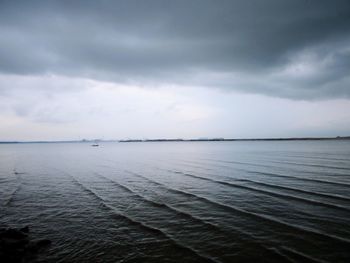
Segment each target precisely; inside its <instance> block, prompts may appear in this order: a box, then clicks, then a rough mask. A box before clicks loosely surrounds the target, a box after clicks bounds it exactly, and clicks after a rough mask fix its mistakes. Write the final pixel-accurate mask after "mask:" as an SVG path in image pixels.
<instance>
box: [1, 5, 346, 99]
mask: <svg viewBox="0 0 350 263" xmlns="http://www.w3.org/2000/svg"><path fill="white" fill-rule="evenodd" d="M349 61H350V2H349V1H347V0H344V1H341V0H337V1H323V0H317V1H316V0H309V1H307V0H291V1H280V0H268V1H259V0H246V1H243V0H242V1H231V0H228V1H223V0H222V1H212V0H191V1H132V0H128V1H98V2H97V1H4V0H1V1H0V72H2V74H20V75H43V74H57V75H66V76H74V77H79V78H84V77H88V78H94V79H99V80H107V81H114V82H133V83H134V82H136V83H148V84H152V85H162V84H164V83H175V84H183V85H197V86H208V87H214V88H222V89H227V90H240V91H243V92H250V93H260V94H266V95H269V96H278V97H287V98H294V99H318V98H333V97H350V79H349V76H348V75H349V72H350V63H349ZM1 88H3V87H0V89H1Z"/></svg>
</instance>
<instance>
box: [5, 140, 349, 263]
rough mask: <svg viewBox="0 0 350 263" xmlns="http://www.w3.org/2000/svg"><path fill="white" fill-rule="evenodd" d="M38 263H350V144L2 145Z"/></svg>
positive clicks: (10, 208)
mask: <svg viewBox="0 0 350 263" xmlns="http://www.w3.org/2000/svg"><path fill="white" fill-rule="evenodd" d="M27 225H28V226H29V227H30V235H31V236H32V237H33V238H34V239H35V238H38V239H40V238H45V239H49V240H51V241H52V244H51V245H50V246H49V247H48V248H47V249H45V250H43V251H42V252H40V253H39V254H38V256H37V258H36V259H35V262H181V263H185V262H254V261H255V262H350V140H320V141H232V142H228V141H221V142H220V141H218V142H134V143H132V142H129V143H118V142H105V143H100V145H99V147H91V145H90V144H89V143H17V144H1V145H0V227H15V228H19V227H23V226H27Z"/></svg>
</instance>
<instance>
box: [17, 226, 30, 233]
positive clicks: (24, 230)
mask: <svg viewBox="0 0 350 263" xmlns="http://www.w3.org/2000/svg"><path fill="white" fill-rule="evenodd" d="M19 231H21V232H23V233H29V226H25V227H22V228H21V229H20V230H19Z"/></svg>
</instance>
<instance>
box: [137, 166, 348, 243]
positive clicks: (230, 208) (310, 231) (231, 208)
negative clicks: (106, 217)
mask: <svg viewBox="0 0 350 263" xmlns="http://www.w3.org/2000/svg"><path fill="white" fill-rule="evenodd" d="M134 174H135V173H134ZM135 175H138V176H140V177H142V178H145V179H147V180H150V181H152V182H153V183H156V184H158V185H160V186H163V187H165V188H167V190H168V191H171V192H176V193H181V194H184V195H186V196H189V197H192V198H196V199H198V200H202V201H204V202H207V203H211V204H213V205H216V206H217V207H221V208H222V209H225V210H227V211H230V212H235V213H239V214H242V215H245V216H249V217H251V218H255V219H258V220H264V221H266V222H268V223H275V224H278V225H281V226H283V227H287V228H289V229H291V230H292V231H301V232H306V233H308V234H310V235H314V236H319V237H322V238H329V239H333V240H335V241H337V242H341V243H346V244H348V243H350V240H349V239H347V238H343V237H338V236H335V235H329V234H326V233H323V232H321V231H319V230H316V229H310V228H308V227H301V226H299V225H295V224H290V223H286V222H284V221H281V220H279V219H277V218H275V217H272V216H268V215H262V214H259V213H254V212H250V211H247V210H245V209H242V208H238V207H235V206H232V205H227V204H222V203H221V202H218V201H214V200H211V199H209V198H207V197H203V196H199V195H196V194H193V193H189V192H186V191H183V190H178V189H174V188H170V187H168V186H165V185H164V184H162V183H159V182H156V181H154V180H151V179H149V178H148V177H145V176H143V175H140V174H135Z"/></svg>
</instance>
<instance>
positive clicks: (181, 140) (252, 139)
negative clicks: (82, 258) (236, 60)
mask: <svg viewBox="0 0 350 263" xmlns="http://www.w3.org/2000/svg"><path fill="white" fill-rule="evenodd" d="M344 139H347V140H349V139H350V136H332V137H329V136H327V137H267V138H220V137H219V138H196V139H194V138H192V139H183V138H176V139H174V138H158V139H107V140H105V139H79V140H28V141H26V140H23V141H22V140H20V141H17V140H14V141H6V140H5V141H0V144H14V143H91V142H124V143H125V142H201V141H202V142H203V141H298V140H299V141H302V140H304V141H305V140H344Z"/></svg>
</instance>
